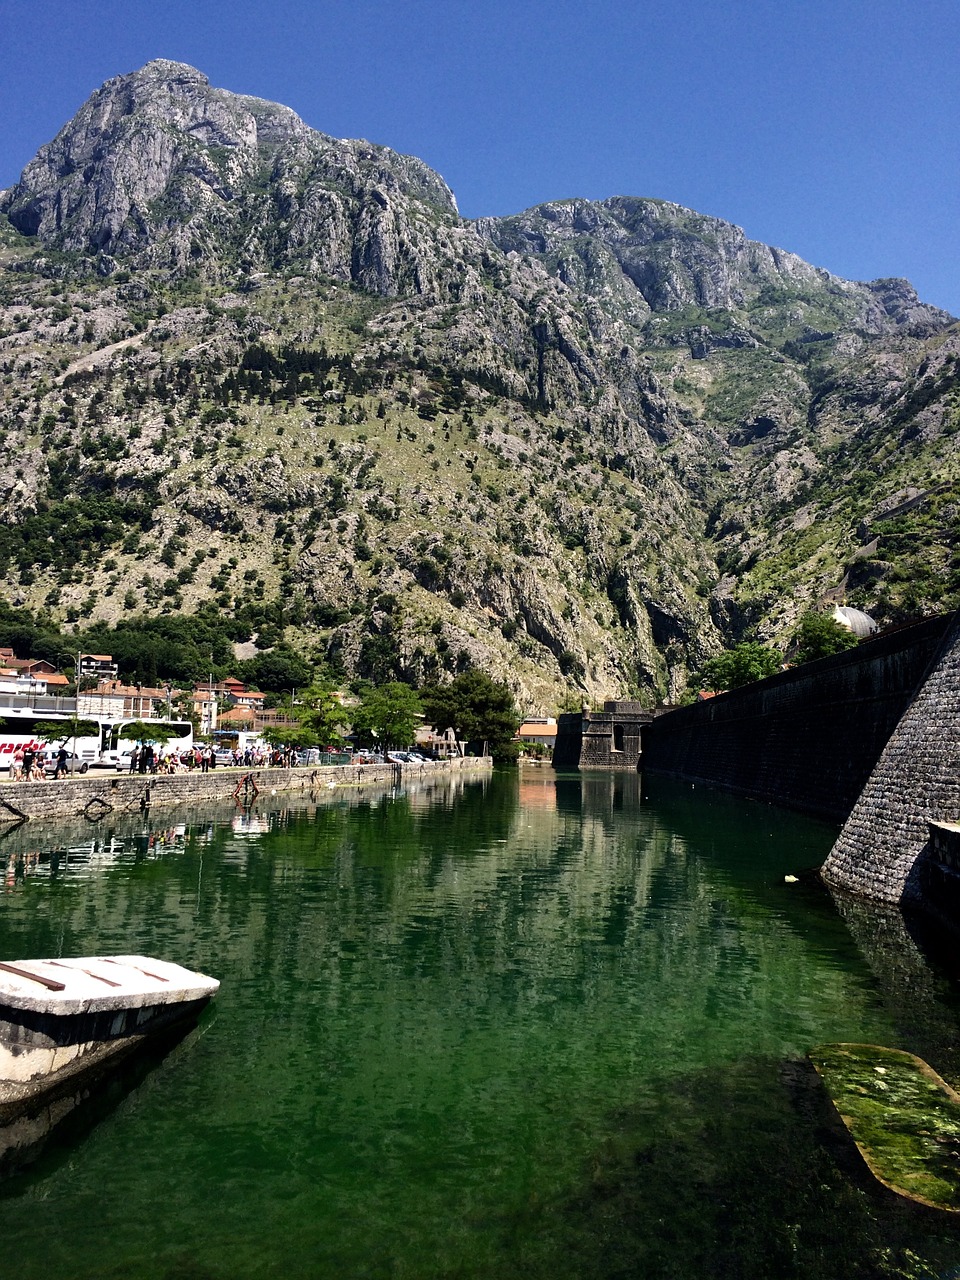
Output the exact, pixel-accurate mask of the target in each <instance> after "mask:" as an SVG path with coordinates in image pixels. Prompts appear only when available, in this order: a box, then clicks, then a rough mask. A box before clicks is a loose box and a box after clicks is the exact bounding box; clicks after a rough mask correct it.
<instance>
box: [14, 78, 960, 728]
mask: <svg viewBox="0 0 960 1280" xmlns="http://www.w3.org/2000/svg"><path fill="white" fill-rule="evenodd" d="M958 358H960V332H958V328H957V324H956V322H955V321H954V319H953V318H952V317H951V316H949V315H947V314H946V313H944V312H942V311H939V310H937V309H936V308H934V307H930V306H928V305H926V304H924V303H923V302H921V301H920V299H919V298H918V297H917V295H916V293H915V291H914V290H913V288H912V287H911V286H910V285H909V284H908V283H907V282H906V281H904V280H878V281H872V282H869V283H866V284H863V283H855V282H851V281H846V280H842V279H839V278H838V277H836V276H833V275H831V274H830V273H828V272H826V271H824V270H822V269H820V268H817V267H814V266H811V265H810V264H808V263H806V262H804V261H803V260H802V259H800V258H798V257H797V256H796V255H794V254H791V253H787V252H785V251H783V250H780V249H776V248H771V247H769V246H766V245H762V244H759V243H757V242H754V241H750V240H748V239H747V238H746V236H745V234H744V233H743V231H741V230H740V228H738V227H735V226H732V225H731V224H729V223H726V222H723V221H721V220H719V219H716V218H710V217H706V216H704V215H701V214H698V213H695V212H693V211H692V210H689V209H684V208H682V207H680V206H678V205H674V204H670V203H667V202H664V201H658V200H646V199H639V198H631V197H616V198H612V199H608V200H603V201H599V202H595V201H585V200H565V201H558V202H551V203H547V204H543V205H539V206H538V207H536V208H534V209H530V210H527V211H526V212H523V213H520V214H517V215H516V216H514V217H509V218H483V219H479V220H477V221H472V222H471V221H467V220H464V219H462V218H461V217H460V216H459V214H458V212H457V206H456V202H455V200H454V197H453V195H452V193H451V192H450V190H449V189H448V187H447V186H446V184H445V183H444V182H443V180H442V179H441V178H440V177H439V176H438V175H437V174H435V173H434V172H432V171H431V170H430V169H429V168H428V167H427V166H426V165H425V164H423V163H422V162H421V161H419V160H417V159H415V158H412V157H408V156H401V155H399V154H397V153H396V152H393V151H391V150H389V149H388V148H386V147H381V146H375V145H373V144H370V143H368V142H362V141H345V140H341V139H335V138H331V137H328V136H326V135H324V134H322V133H318V132H317V131H315V130H313V129H311V128H309V127H308V126H307V125H306V124H304V123H303V121H301V120H300V119H299V117H297V116H296V115H295V114H294V113H293V112H292V111H290V110H289V109H288V108H286V107H282V106H278V105H276V104H273V103H268V102H264V101H261V100H259V99H255V98H249V97H243V96H240V95H236V94H232V93H228V92H226V91H224V90H221V89H216V88H213V87H212V86H211V85H210V84H209V82H208V81H207V79H206V77H205V76H203V75H202V74H201V73H200V72H198V71H196V70H194V69H193V68H191V67H187V66H184V65H182V64H179V63H173V62H166V61H156V62H151V63H149V64H148V65H147V66H146V67H144V68H143V69H142V70H140V71H138V72H135V73H133V74H132V75H126V76H120V77H117V78H115V79H113V80H109V81H107V83H106V84H104V85H103V86H102V88H101V89H99V90H98V91H97V92H96V93H94V94H93V96H92V97H91V98H90V99H89V101H88V102H87V103H86V104H85V105H84V106H83V107H82V108H81V109H80V111H79V112H78V113H77V115H76V116H75V117H74V119H73V120H71V121H70V122H69V123H68V124H67V125H66V126H65V127H64V128H63V129H62V130H61V132H60V133H59V134H58V135H57V137H56V138H55V139H53V141H52V142H50V143H49V144H48V145H47V146H45V147H43V148H41V150H40V152H39V153H38V154H37V156H36V157H35V159H34V160H33V161H31V163H30V164H29V165H28V166H27V167H26V169H25V170H24V172H23V174H22V176H21V179H20V181H19V183H17V185H16V186H14V187H13V188H11V189H10V190H8V191H5V192H2V193H0V372H2V375H3V383H2V391H3V394H2V399H0V427H2V436H0V447H2V450H3V457H2V460H0V493H2V494H3V497H4V505H3V515H2V517H0V520H2V523H0V573H2V574H3V581H4V584H5V585H4V591H5V594H6V596H7V598H8V599H10V600H13V601H14V602H16V603H19V604H23V605H27V606H30V607H33V608H43V609H46V610H48V611H49V612H50V613H51V615H52V616H53V617H55V618H57V619H60V620H65V621H66V622H68V623H70V624H74V625H84V626H89V625H90V624H91V622H96V621H98V620H102V621H105V622H115V621H117V620H119V619H121V618H124V617H127V616H129V615H131V614H136V613H138V612H140V613H143V612H166V613H171V614H175V613H178V612H183V611H185V612H188V613H194V612H204V611H206V612H208V613H210V612H213V613H215V614H216V615H217V616H219V617H221V618H224V619H226V620H228V621H229V623H230V625H231V627H232V629H233V632H234V633H235V635H236V636H237V638H238V639H240V640H248V641H252V642H253V643H255V644H257V645H258V646H260V647H261V648H264V647H269V646H270V645H272V644H275V643H277V641H278V640H279V639H280V638H281V637H283V638H285V639H286V640H287V641H288V642H290V643H292V644H294V645H295V646H296V647H299V648H301V649H303V650H304V651H307V652H310V653H313V654H317V655H322V656H323V657H324V658H326V659H327V660H328V661H330V662H331V663H332V664H333V665H334V667H335V668H337V669H340V670H342V671H343V672H344V674H345V675H347V676H350V675H356V674H359V675H362V676H368V677H372V678H377V679H382V678H390V677H395V676H400V677H402V678H407V679H412V680H414V681H421V680H424V679H429V678H434V677H437V676H442V674H443V673H444V672H448V673H449V672H453V671H456V670H459V669H462V668H464V667H465V666H467V665H469V664H471V663H476V664H480V665H483V666H484V667H485V668H486V669H488V670H489V671H490V672H491V673H492V674H494V675H496V676H498V677H500V678H504V679H507V680H509V681H510V683H511V684H512V686H513V687H514V689H515V690H516V692H517V694H518V696H519V698H520V699H521V702H522V705H523V706H524V707H525V708H527V709H530V710H533V709H550V708H552V707H555V706H557V705H558V704H560V703H561V702H565V701H569V702H571V704H573V703H579V700H580V699H581V698H582V697H585V698H588V699H597V698H601V697H605V696H606V697H612V696H626V695H633V696H637V697H641V698H644V699H647V700H653V699H654V698H656V697H663V696H677V694H678V693H679V692H680V691H681V690H682V687H683V685H684V683H685V681H686V678H687V675H688V672H689V671H690V670H691V669H694V668H696V666H697V665H698V664H699V663H700V662H701V661H702V660H703V659H704V658H705V657H706V656H708V655H709V654H711V653H713V652H716V651H717V649H719V648H720V647H721V646H722V645H724V644H730V643H733V642H735V641H736V640H738V639H740V638H743V637H745V636H754V635H756V636H759V637H760V638H761V639H764V640H768V641H771V642H775V643H784V642H785V641H786V639H787V638H788V636H789V634H790V632H791V630H792V628H793V627H794V626H795V624H796V620H797V618H798V617H799V615H800V613H802V612H803V610H804V609H806V608H808V607H811V606H812V605H815V604H817V603H818V602H821V601H824V600H826V599H836V598H839V597H841V596H845V597H846V598H847V599H848V600H849V602H850V603H854V604H856V605H858V606H859V607H861V608H865V609H866V610H867V611H868V612H871V613H872V614H874V616H876V617H877V618H878V620H879V621H881V622H892V621H898V620H902V619H904V618H907V617H911V616H915V615H916V614H917V613H922V612H923V611H925V610H937V609H942V608H945V607H952V606H954V605H955V604H957V603H960V597H958V592H957V574H956V569H957V564H956V562H955V555H954V551H953V548H954V546H955V545H956V536H955V535H956V519H957V511H958V510H960V507H958V505H957V504H958V499H960V481H958V478H957V443H956V441H957V428H958V425H960V411H958V388H960V368H958Z"/></svg>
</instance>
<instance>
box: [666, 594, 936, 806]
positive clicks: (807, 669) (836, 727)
mask: <svg viewBox="0 0 960 1280" xmlns="http://www.w3.org/2000/svg"><path fill="white" fill-rule="evenodd" d="M951 621H952V618H951V616H949V615H948V616H943V617H939V618H930V619H927V620H925V621H924V622H920V623H916V624H915V625H913V626H910V627H904V628H901V629H900V630H898V631H896V632H891V633H889V634H887V635H883V636H878V637H876V638H874V639H872V640H867V641H864V642H863V643H861V644H860V645H858V646H857V648H856V649H853V650H850V651H848V652H847V653H842V654H837V655H836V656H834V657H831V658H821V659H820V660H819V661H817V662H808V663H805V664H804V665H803V666H800V667H796V668H793V669H790V670H787V671H783V672H780V673H779V674H777V675H774V676H770V677H768V678H767V679H766V680H760V681H757V682H756V683H755V684H751V685H748V686H746V687H744V688H742V689H734V690H732V691H731V692H729V693H724V694H721V695H719V696H718V697H715V698H712V699H711V700H710V701H708V702H702V703H698V704H696V705H695V706H690V707H682V708H680V709H679V710H677V711H672V712H669V713H668V714H666V715H661V716H658V717H657V719H656V720H654V721H653V723H652V724H649V725H646V726H645V727H644V729H643V752H642V757H641V765H642V768H643V770H644V772H645V773H656V774H663V775H666V776H669V777H675V778H682V779H684V780H687V781H691V782H702V783H705V784H707V785H709V786H716V787H722V788H724V789H725V790H728V791H734V792H736V793H738V794H740V795H746V796H751V797H753V798H754V799H757V800H765V801H767V802H769V803H771V804H779V805H784V806H785V807H787V808H793V809H798V810H800V811H802V812H805V813H810V814H813V815H815V816H817V817H821V818H825V819H828V820H831V821H835V822H838V823H840V822H843V821H844V820H845V819H846V818H847V817H848V816H849V815H850V813H851V810H852V809H853V807H854V805H855V804H856V802H857V799H858V797H859V796H860V793H861V792H862V790H863V788H864V786H865V785H866V784H867V781H868V779H869V778H870V775H871V772H872V771H873V768H874V766H875V765H876V763H877V761H878V759H879V758H880V754H881V752H882V751H883V749H884V747H885V746H886V745H887V743H888V741H889V740H890V737H891V735H892V734H893V732H894V730H895V729H896V727H897V724H898V723H899V721H900V718H901V716H903V714H904V712H905V711H906V710H907V707H908V706H909V705H910V703H911V700H912V698H913V696H914V694H915V692H916V690H917V687H918V685H919V684H920V683H921V681H922V680H923V678H924V676H925V675H926V673H927V671H928V670H929V669H930V666H931V662H932V661H933V660H934V658H935V656H936V654H937V652H938V650H939V647H940V645H941V644H942V643H943V639H944V636H945V634H946V633H947V630H948V628H949V627H950V625H951ZM954 701H956V698H955V697H954ZM938 714H939V713H938ZM958 730H960V715H958Z"/></svg>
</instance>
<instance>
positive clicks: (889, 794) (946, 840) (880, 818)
mask: <svg viewBox="0 0 960 1280" xmlns="http://www.w3.org/2000/svg"><path fill="white" fill-rule="evenodd" d="M958 823H960V611H958V612H957V614H956V615H955V616H954V618H953V621H952V622H951V623H950V625H949V627H948V628H947V631H946V634H945V635H944V638H943V641H942V642H941V645H940V647H939V650H938V651H937V653H936V655H935V656H934V658H933V660H932V661H931V663H930V667H929V668H928V671H927V673H926V675H925V676H924V678H923V679H922V680H921V682H920V684H919V685H918V687H917V691H916V693H915V694H914V696H913V699H912V701H911V703H910V705H909V706H908V707H907V710H906V711H905V712H904V714H903V716H902V718H901V720H900V723H899V724H898V725H897V728H896V729H895V730H894V733H893V736H892V737H891V738H890V740H889V742H888V743H887V745H886V747H885V748H884V750H883V753H882V754H881V756H880V759H879V760H878V761H877V764H876V766H875V767H874V770H873V772H872V774H871V775H870V778H869V780H868V781H867V784H866V786H865V787H864V789H863V791H862V793H861V795H860V798H859V800H857V802H856V804H855V805H854V807H853V810H852V811H851V813H850V816H849V817H848V818H847V820H846V822H845V823H844V826H843V830H842V831H841V832H840V836H839V838H838V839H837V842H836V844H835V845H834V846H833V849H832V850H831V851H830V854H829V856H828V857H827V860H826V862H825V863H824V864H823V868H822V870H821V874H822V876H823V879H824V880H825V881H826V882H827V884H830V885H835V886H836V887H838V888H841V889H848V890H850V891H851V892H853V893H857V894H861V895H863V896H864V897H868V898H873V899H875V900H880V901H883V902H891V903H900V902H905V903H906V902H910V901H916V900H918V899H919V898H920V897H921V896H922V897H924V898H928V897H929V895H930V892H931V890H933V889H935V888H937V889H946V890H949V889H951V888H952V889H953V890H955V893H952V894H951V896H953V897H955V900H956V901H957V902H960V857H957V856H954V855H953V854H951V852H950V846H951V845H953V846H954V848H955V849H956V850H957V851H960V826H956V824H958ZM954 827H956V830H955V831H954V830H952V828H954ZM953 862H957V864H958V865H957V866H956V867H953V866H952V863H953ZM932 871H935V872H936V873H937V875H936V876H934V879H933V880H931V876H930V873H931V872H932ZM954 879H955V880H956V884H955V885H951V883H950V882H951V881H952V880H954ZM930 905H935V904H934V903H930Z"/></svg>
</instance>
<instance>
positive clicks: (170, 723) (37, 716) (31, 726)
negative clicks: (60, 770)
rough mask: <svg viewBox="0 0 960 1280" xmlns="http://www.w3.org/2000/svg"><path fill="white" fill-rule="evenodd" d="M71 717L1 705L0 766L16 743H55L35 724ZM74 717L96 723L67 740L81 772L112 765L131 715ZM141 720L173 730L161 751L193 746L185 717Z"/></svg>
mask: <svg viewBox="0 0 960 1280" xmlns="http://www.w3.org/2000/svg"><path fill="white" fill-rule="evenodd" d="M72 718H73V717H72V715H67V714H65V713H64V712H56V711H43V710H36V709H34V708H33V707H22V708H21V707H4V709H3V712H2V713H0V769H8V768H9V767H10V766H11V765H12V763H13V756H14V753H15V751H16V750H17V748H18V747H21V748H26V747H28V746H29V747H33V749H34V750H40V749H42V748H44V747H45V746H47V745H48V743H50V742H51V741H54V742H58V743H59V741H60V739H58V738H51V737H50V736H47V737H39V736H38V735H37V732H36V729H35V726H36V725H37V724H40V723H46V724H48V725H49V724H53V723H55V722H56V721H66V722H67V723H69V721H70V720H71V719H72ZM77 718H78V719H79V720H83V721H86V722H87V723H88V724H95V725H96V726H97V733H96V735H95V736H94V735H93V734H90V735H89V736H88V737H78V738H77V739H76V740H73V739H70V738H68V740H67V745H68V747H69V749H70V750H71V751H73V752H75V753H76V755H77V756H79V758H80V760H81V761H82V764H81V772H85V771H86V770H85V769H84V768H83V766H84V765H86V767H87V768H97V767H98V766H100V765H105V766H110V765H112V764H113V763H114V761H115V759H116V752H117V750H118V748H121V749H122V746H123V745H124V739H122V738H121V737H120V733H121V730H122V729H123V728H124V727H125V726H126V725H128V724H135V723H136V717H135V716H129V717H126V718H124V719H120V720H114V719H105V718H104V717H103V716H78V717H77ZM144 723H145V724H147V725H157V726H161V727H163V728H165V729H172V730H173V731H174V736H173V737H172V738H171V739H170V740H169V741H168V742H166V743H164V744H163V750H164V751H165V752H166V751H170V752H176V753H177V754H179V753H180V752H182V751H188V750H189V749H190V748H191V747H192V746H193V725H192V724H191V723H190V722H189V721H188V720H146V721H144ZM64 732H65V733H69V729H65V731H64ZM132 745H133V744H132V743H131V746H132Z"/></svg>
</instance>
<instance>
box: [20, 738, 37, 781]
mask: <svg viewBox="0 0 960 1280" xmlns="http://www.w3.org/2000/svg"><path fill="white" fill-rule="evenodd" d="M36 758H37V753H36V751H35V750H34V748H33V747H32V746H26V747H24V749H23V779H24V781H25V782H32V781H33V766H34V762H35V761H36Z"/></svg>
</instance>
